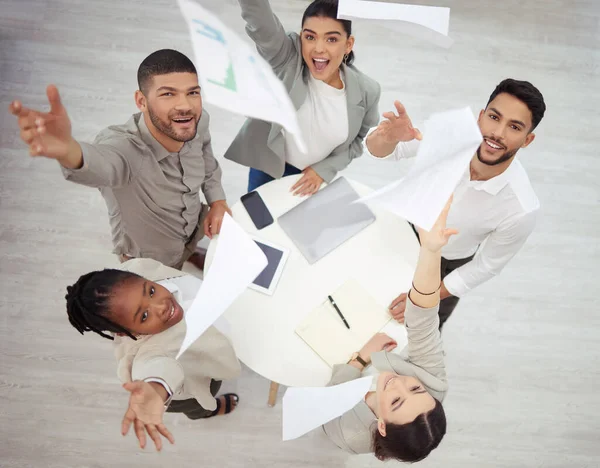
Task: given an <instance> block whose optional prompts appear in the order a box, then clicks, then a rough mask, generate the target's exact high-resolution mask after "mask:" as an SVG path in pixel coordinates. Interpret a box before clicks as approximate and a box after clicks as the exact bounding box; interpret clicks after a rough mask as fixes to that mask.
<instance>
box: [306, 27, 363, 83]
mask: <svg viewBox="0 0 600 468" xmlns="http://www.w3.org/2000/svg"><path fill="white" fill-rule="evenodd" d="M301 38H302V58H303V59H304V62H305V63H306V65H307V67H308V69H309V70H310V73H311V74H312V76H313V77H314V78H315V79H317V80H321V81H324V82H326V83H329V82H331V81H335V80H337V79H338V76H339V68H340V65H341V64H342V61H343V60H344V56H345V55H347V54H349V53H350V52H351V51H352V47H353V45H354V37H352V36H348V34H347V33H346V30H345V29H344V26H343V25H342V23H341V22H339V21H337V20H334V19H332V18H329V17H325V16H313V17H308V18H306V20H305V21H304V24H303V25H302V34H301Z"/></svg>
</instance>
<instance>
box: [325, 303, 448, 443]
mask: <svg viewBox="0 0 600 468" xmlns="http://www.w3.org/2000/svg"><path fill="white" fill-rule="evenodd" d="M438 310H439V305H438V306H436V307H432V308H430V309H423V308H421V307H418V306H416V305H415V304H413V303H412V301H411V300H410V299H409V300H407V301H406V312H405V315H404V317H405V326H406V331H407V334H408V344H407V345H406V347H405V348H404V349H403V350H402V352H401V353H400V355H398V354H392V353H387V352H384V351H382V352H379V353H374V354H373V355H372V356H371V365H373V366H375V367H376V368H377V370H378V371H380V372H396V373H397V374H400V375H408V376H411V377H416V378H417V379H419V380H420V381H421V383H422V384H423V386H424V387H425V388H426V389H427V391H428V392H429V394H430V395H431V396H433V397H434V398H436V399H437V400H439V401H443V399H444V397H445V396H446V392H447V391H448V382H447V380H446V367H445V365H444V349H443V346H442V338H441V335H440V332H439V330H438V326H439V317H438ZM360 376H361V371H359V370H358V369H357V368H355V367H353V366H350V365H348V364H339V365H337V366H335V367H334V368H333V373H332V376H331V381H330V382H329V383H328V384H327V385H328V386H329V385H338V384H341V383H344V382H348V381H349V380H354V379H358V378H359V377H360ZM376 419H377V418H376V416H375V414H374V413H373V412H372V411H371V409H370V408H369V406H368V405H367V403H365V401H364V400H362V401H361V402H360V403H358V404H357V405H356V406H355V407H354V408H352V409H351V410H350V411H348V412H346V413H344V414H343V415H341V416H340V417H338V418H336V419H334V420H332V421H330V422H328V423H327V424H325V425H323V430H324V431H325V434H327V436H328V437H329V438H330V439H331V440H332V441H333V442H334V443H335V444H336V445H337V446H338V447H339V448H341V449H343V450H345V451H347V452H350V453H369V452H372V451H373V448H372V443H371V434H372V432H373V430H375V428H376V425H375V424H374V423H375V421H376Z"/></svg>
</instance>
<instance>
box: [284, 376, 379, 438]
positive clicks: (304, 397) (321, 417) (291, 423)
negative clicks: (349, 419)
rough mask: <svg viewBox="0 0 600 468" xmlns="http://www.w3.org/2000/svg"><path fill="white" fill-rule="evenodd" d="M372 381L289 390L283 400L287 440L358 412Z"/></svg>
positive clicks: (285, 436)
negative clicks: (356, 407)
mask: <svg viewBox="0 0 600 468" xmlns="http://www.w3.org/2000/svg"><path fill="white" fill-rule="evenodd" d="M372 381H373V377H372V376H371V377H363V378H361V379H356V380H351V381H349V382H345V383H343V384H340V385H334V386H332V387H305V388H288V389H287V391H286V392H285V395H284V396H283V440H292V439H297V438H298V437H300V436H303V435H304V434H306V433H307V432H310V431H312V430H313V429H316V428H317V427H319V426H322V425H323V424H325V423H328V422H329V421H331V420H332V419H334V418H337V417H338V416H341V415H342V414H344V413H345V412H346V411H349V410H350V409H352V408H354V406H356V405H357V404H358V402H360V400H362V399H363V398H364V396H365V394H366V393H367V392H368V391H369V388H370V387H371V382H372ZM374 418H375V417H373V419H374Z"/></svg>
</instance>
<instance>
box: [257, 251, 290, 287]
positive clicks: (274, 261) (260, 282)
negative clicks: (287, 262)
mask: <svg viewBox="0 0 600 468" xmlns="http://www.w3.org/2000/svg"><path fill="white" fill-rule="evenodd" d="M254 242H256V245H258V246H259V247H260V249H261V250H262V251H263V252H264V254H265V255H266V256H267V261H268V262H269V263H268V264H267V266H266V268H265V269H264V270H263V271H262V273H261V274H260V275H258V276H257V277H256V279H255V280H254V281H253V283H254V284H256V285H257V286H260V287H262V288H265V289H269V287H270V286H271V281H273V277H274V276H275V272H276V271H277V267H278V266H279V262H280V261H281V257H283V252H282V251H281V250H279V249H275V248H273V247H271V246H269V245H265V244H262V243H261V242H258V241H254Z"/></svg>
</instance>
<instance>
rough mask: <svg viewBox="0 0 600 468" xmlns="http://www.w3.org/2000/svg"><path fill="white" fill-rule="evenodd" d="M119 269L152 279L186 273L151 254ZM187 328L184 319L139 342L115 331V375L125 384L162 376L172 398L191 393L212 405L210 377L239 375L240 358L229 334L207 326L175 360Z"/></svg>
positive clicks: (220, 378)
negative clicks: (226, 334)
mask: <svg viewBox="0 0 600 468" xmlns="http://www.w3.org/2000/svg"><path fill="white" fill-rule="evenodd" d="M120 269H121V270H125V271H130V272H132V273H136V274H138V275H140V276H143V277H144V278H146V279H148V280H150V281H162V280H166V279H169V278H176V277H179V276H184V275H186V273H183V272H181V271H179V270H175V269H173V268H170V267H167V266H164V265H163V264H161V263H159V262H157V261H156V260H152V259H149V258H137V259H133V260H129V261H128V262H125V263H123V264H122V265H121V266H120ZM190 299H193V298H187V297H184V301H187V300H190ZM185 331H186V324H185V320H182V321H181V322H179V323H178V324H177V325H175V326H173V327H171V328H169V329H168V330H165V331H164V332H162V333H158V334H156V335H148V336H142V337H140V338H138V339H137V341H134V340H132V339H131V338H129V337H127V336H115V341H114V351H115V356H116V358H117V362H118V369H117V374H118V377H119V379H120V380H121V382H123V383H125V382H130V381H132V380H144V379H147V378H151V377H154V378H160V379H162V380H164V381H165V382H166V383H167V384H168V385H169V387H170V388H171V390H172V391H173V398H174V399H175V400H184V399H187V398H195V399H196V400H197V401H198V403H200V405H201V406H202V407H203V408H205V409H207V410H215V409H216V408H217V405H216V401H215V398H214V397H213V396H212V394H211V393H210V382H211V380H212V379H215V380H225V379H231V378H234V377H236V376H238V375H239V373H240V371H241V366H240V363H239V361H238V359H237V357H236V355H235V351H234V349H233V346H232V344H231V342H230V341H229V339H228V338H227V337H226V336H225V335H223V334H222V333H221V332H220V331H218V330H217V329H216V328H215V327H210V328H209V329H208V330H206V332H205V333H204V334H203V335H202V336H201V337H200V338H198V340H196V341H195V342H194V344H193V345H192V346H190V348H189V349H188V350H187V351H186V352H185V353H183V355H182V356H181V357H180V358H179V359H175V356H176V355H177V353H178V351H179V348H180V347H181V343H182V341H183V338H184V337H185Z"/></svg>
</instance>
